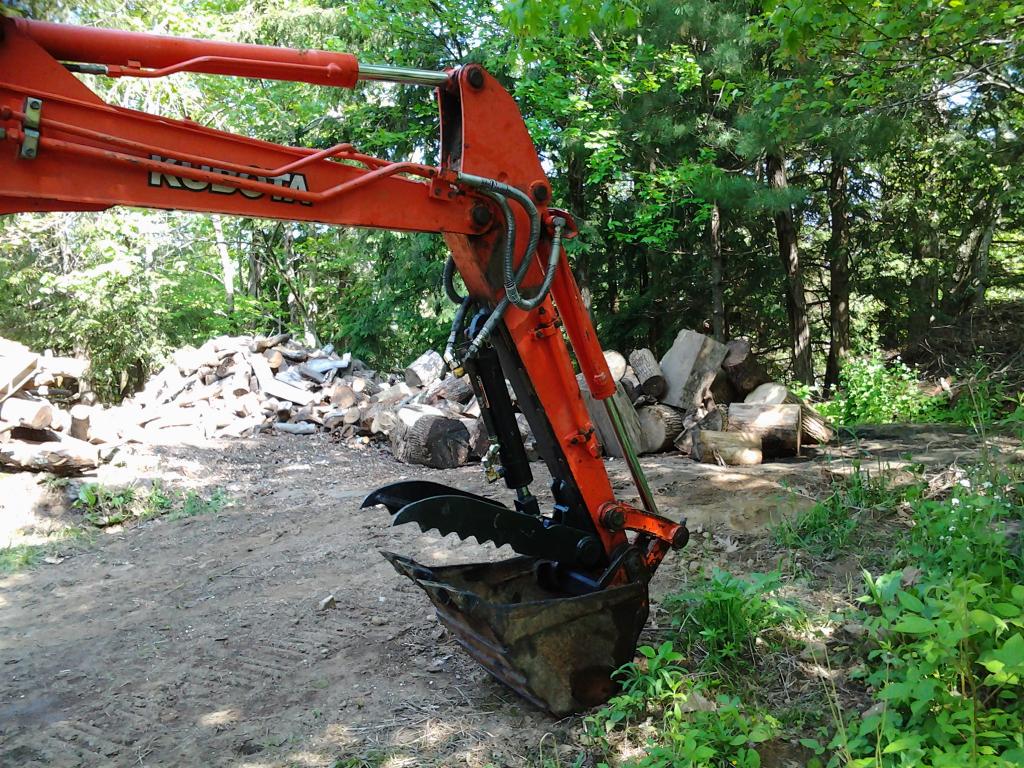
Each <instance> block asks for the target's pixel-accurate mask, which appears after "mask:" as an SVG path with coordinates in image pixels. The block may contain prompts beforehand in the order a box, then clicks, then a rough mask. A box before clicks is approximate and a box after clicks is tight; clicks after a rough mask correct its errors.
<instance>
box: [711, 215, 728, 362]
mask: <svg viewBox="0 0 1024 768" xmlns="http://www.w3.org/2000/svg"><path fill="white" fill-rule="evenodd" d="M708 260H709V261H710V262H711V335H712V336H713V337H714V339H715V341H721V342H724V341H725V290H724V287H723V277H724V275H725V263H724V262H723V260H722V211H721V209H720V208H719V207H718V201H717V200H716V201H714V202H713V203H712V204H711V219H710V220H709V221H708Z"/></svg>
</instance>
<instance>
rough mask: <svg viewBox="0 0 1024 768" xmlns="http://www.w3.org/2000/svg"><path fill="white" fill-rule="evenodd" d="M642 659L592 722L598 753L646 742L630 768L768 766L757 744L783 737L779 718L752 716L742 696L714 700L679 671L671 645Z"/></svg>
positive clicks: (649, 650) (644, 650)
mask: <svg viewBox="0 0 1024 768" xmlns="http://www.w3.org/2000/svg"><path fill="white" fill-rule="evenodd" d="M638 652H639V653H640V655H641V657H642V658H641V660H640V661H637V662H631V663H629V664H626V665H625V666H623V667H622V668H621V669H620V670H619V671H618V672H617V673H616V676H617V678H618V679H619V680H620V682H621V683H622V693H621V694H620V695H618V696H616V697H614V698H612V699H611V700H610V701H609V702H608V704H607V706H605V707H604V708H603V709H601V710H600V711H598V712H597V714H595V715H592V716H591V717H588V718H587V720H586V725H587V730H588V733H589V734H590V736H591V738H592V739H593V740H594V741H595V742H596V743H597V744H598V745H599V746H601V747H602V748H603V749H604V750H605V751H608V749H609V747H610V740H611V738H612V737H613V736H615V735H616V734H618V735H622V736H627V737H629V736H632V737H640V738H643V739H645V740H646V744H645V754H644V755H643V756H642V757H640V758H638V759H636V760H631V761H628V762H626V763H624V764H623V765H624V766H630V767H631V768H669V767H670V766H671V767H672V768H675V767H676V766H678V767H679V768H712V767H714V768H717V767H718V766H725V765H728V766H736V767H737V768H757V767H758V766H760V765H761V759H760V755H759V754H758V752H757V745H758V744H760V743H762V742H765V741H767V740H769V739H770V738H772V736H773V735H774V734H775V733H776V731H777V730H778V722H777V721H776V720H775V719H774V718H772V717H769V716H766V715H760V714H751V713H748V712H747V711H746V710H745V709H744V708H743V707H742V705H741V704H740V701H739V699H737V698H735V697H731V696H726V695H718V696H714V697H713V699H712V698H711V697H712V694H711V693H710V692H709V689H708V688H707V686H706V685H705V684H704V683H701V682H697V681H695V680H694V679H693V677H692V676H690V675H689V674H688V673H687V671H686V670H685V669H684V668H682V667H681V666H679V664H678V662H679V661H680V660H682V658H683V656H682V654H680V653H678V652H677V651H675V650H674V649H673V647H672V643H671V642H665V643H662V644H661V646H659V647H658V648H657V649H655V648H653V647H651V646H641V647H640V648H639V649H638ZM600 765H601V766H604V768H607V764H606V763H601V764H600Z"/></svg>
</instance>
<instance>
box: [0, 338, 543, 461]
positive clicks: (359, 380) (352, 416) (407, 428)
mask: <svg viewBox="0 0 1024 768" xmlns="http://www.w3.org/2000/svg"><path fill="white" fill-rule="evenodd" d="M87 367H88V362H87V361H78V360H74V359H72V358H53V357H49V358H44V357H43V356H40V355H36V354H34V353H32V352H30V351H29V350H27V349H26V348H25V347H23V346H22V345H18V344H14V343H13V342H10V343H6V342H0V393H3V394H0V463H3V464H8V465H11V466H15V467H18V468H21V469H31V470H41V471H49V472H58V473H59V472H77V471H82V470H88V469H93V468H95V467H96V466H97V465H98V464H99V463H100V461H101V458H103V457H105V455H106V454H107V453H109V452H111V449H113V448H116V447H117V446H119V445H121V444H123V443H127V442H141V443H145V442H164V441H167V440H176V439H186V440H187V439H197V438H199V439H202V438H235V437H248V436H252V435H255V434H258V433H260V432H265V431H266V432H279V433H284V434H290V435H312V434H316V433H326V434H329V435H330V436H331V437H332V438H334V439H337V440H353V441H360V442H363V443H369V442H370V441H371V440H372V439H377V440H382V441H384V440H386V441H389V442H390V443H391V448H392V451H393V452H394V454H395V455H396V456H397V457H398V458H399V459H400V460H402V461H406V462H410V463H417V464H425V465H427V466H432V467H454V466H459V465H461V464H465V463H467V462H469V461H471V460H473V459H479V458H480V457H482V455H483V453H484V452H486V450H487V447H488V438H487V435H486V430H485V429H484V426H483V422H482V419H481V414H480V406H479V404H478V403H477V402H476V397H475V395H474V393H473V388H472V386H471V385H470V383H469V379H468V378H467V377H461V378H456V377H453V376H451V375H450V374H448V375H447V376H446V375H445V372H444V364H443V362H442V361H441V356H440V355H439V354H438V353H437V352H435V351H433V350H429V351H428V352H426V353H424V354H423V355H421V356H420V357H419V358H417V359H416V360H415V361H413V362H412V363H411V364H410V365H409V367H408V369H407V370H406V372H405V376H403V375H402V374H400V373H384V374H380V373H378V372H376V371H374V370H371V369H369V368H368V367H367V366H366V365H365V364H364V363H362V362H361V361H360V360H358V359H356V358H354V357H352V356H351V355H350V354H348V353H345V354H342V355H339V354H337V353H336V352H335V351H334V349H333V347H331V346H330V345H328V346H326V347H323V348H320V349H310V348H308V347H305V346H303V345H301V344H298V343H297V342H295V341H293V340H292V339H291V337H290V335H289V334H286V333H285V334H278V335H275V336H269V337H264V336H257V337H255V338H253V337H250V336H237V337H232V336H220V337H217V338H215V339H211V340H209V341H207V342H206V343H205V344H203V345H202V346H200V347H198V348H196V347H185V348H182V349H179V350H177V351H176V352H174V354H173V355H171V359H170V362H169V363H168V364H167V365H166V366H165V367H164V368H163V369H162V370H160V371H158V372H157V373H156V374H154V375H153V376H152V377H151V378H150V379H149V381H148V382H147V383H146V385H145V387H144V388H143V389H142V391H140V392H138V393H137V394H136V395H134V396H132V397H130V398H128V399H127V400H125V401H124V402H123V403H122V404H121V405H120V406H116V407H113V408H103V407H101V406H98V405H95V404H94V403H95V398H92V397H87V398H77V401H75V402H69V403H68V405H69V407H68V409H67V410H64V409H63V408H59V407H58V406H57V405H56V404H55V403H54V402H52V401H51V400H49V399H47V398H46V397H45V396H44V395H45V394H46V389H45V387H47V386H49V387H50V388H51V391H52V390H53V387H55V386H56V387H67V386H70V383H71V379H73V378H75V377H80V376H82V375H83V374H84V373H85V371H86V369H87ZM38 382H46V383H45V384H38ZM62 391H69V390H62ZM524 424H525V420H524ZM523 432H524V437H525V438H526V440H527V441H530V440H532V436H531V435H530V434H529V429H528V428H524V430H523Z"/></svg>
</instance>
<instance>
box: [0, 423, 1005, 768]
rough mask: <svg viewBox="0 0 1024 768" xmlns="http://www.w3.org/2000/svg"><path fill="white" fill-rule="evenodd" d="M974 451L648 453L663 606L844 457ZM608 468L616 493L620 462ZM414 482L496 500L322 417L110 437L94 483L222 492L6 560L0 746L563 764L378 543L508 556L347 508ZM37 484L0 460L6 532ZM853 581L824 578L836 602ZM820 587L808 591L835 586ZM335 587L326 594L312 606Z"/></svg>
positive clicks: (914, 444) (888, 436)
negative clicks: (211, 503)
mask: <svg viewBox="0 0 1024 768" xmlns="http://www.w3.org/2000/svg"><path fill="white" fill-rule="evenodd" d="M978 450H979V445H978V442H977V441H976V440H974V439H973V438H971V437H969V436H968V435H966V434H962V433H952V434H951V433H950V432H949V431H947V430H941V429H929V428H916V429H914V428H899V429H890V430H889V431H888V432H886V431H885V430H881V431H876V432H875V433H870V432H869V433H867V434H862V435H861V437H860V438H859V439H858V440H850V439H848V440H847V441H846V442H845V443H844V445H843V446H842V447H840V448H838V449H833V450H831V451H830V452H828V453H827V454H825V453H819V454H818V455H817V456H816V457H814V458H806V459H800V460H793V461H789V462H783V463H775V464H767V465H764V466H762V467H755V468H742V469H740V468H725V467H713V466H707V465H698V464H693V463H692V462H689V461H687V460H685V459H682V458H679V457H673V456H667V455H666V456H656V457H646V458H645V459H644V464H645V467H646V469H647V471H648V473H649V476H650V480H651V484H652V486H653V487H654V488H655V490H656V492H657V494H658V496H659V502H660V504H661V506H662V511H663V512H664V513H666V514H668V515H670V516H679V515H681V514H685V515H686V516H687V517H688V518H689V520H690V524H691V528H693V529H695V530H696V531H697V533H696V535H695V537H694V541H693V543H692V544H691V546H689V547H688V548H687V549H686V550H684V551H682V552H679V553H676V554H673V555H670V556H669V558H668V559H667V560H666V562H665V564H664V565H663V566H662V568H661V570H660V571H659V572H658V574H657V576H656V578H655V581H654V583H653V584H652V593H653V596H654V600H655V603H656V602H657V599H658V597H659V596H660V595H663V594H665V593H666V592H667V591H671V590H674V589H677V588H679V587H680V586H681V585H685V584H686V582H687V581H688V580H690V579H692V578H695V576H696V575H699V574H702V573H704V572H706V571H707V570H708V569H709V568H710V567H711V566H712V565H721V566H723V567H728V568H729V569H730V570H733V571H735V572H738V573H741V572H744V571H753V570H764V569H766V568H771V567H773V566H774V565H775V560H776V559H777V558H778V557H779V553H778V552H777V551H775V550H774V549H773V548H772V545H771V540H770V537H769V536H768V535H767V534H766V533H765V531H766V527H767V526H768V525H769V524H770V523H771V522H772V521H776V520H778V519H780V518H781V516H784V515H787V514H792V513H793V512H794V511H797V510H799V509H802V508H806V507H807V506H809V505H810V504H812V503H813V499H814V498H815V497H817V496H819V495H820V494H821V493H822V492H823V491H824V489H825V488H826V487H827V485H828V483H829V481H830V478H831V476H832V475H833V474H834V473H842V472H846V471H849V467H850V466H851V462H852V461H853V460H855V459H857V460H860V461H862V462H863V463H864V465H865V466H868V465H875V466H878V467H879V468H882V467H883V466H884V467H887V468H889V469H897V470H898V468H899V467H900V466H903V465H905V464H906V462H908V461H912V462H921V463H929V464H950V463H953V462H956V461H961V462H966V461H970V460H971V459H972V458H973V457H974V456H976V455H977V452H978ZM1007 450H1008V451H1009V452H1010V453H1011V454H1012V452H1013V451H1014V450H1017V449H1016V448H1015V447H1014V446H1009V447H1007ZM608 467H609V471H610V472H611V474H612V476H613V480H614V481H615V483H616V485H617V486H618V487H620V488H622V489H623V495H624V497H625V498H629V495H630V494H629V484H628V479H627V478H628V475H627V473H626V471H625V467H624V465H623V463H622V462H620V461H609V463H608ZM534 468H535V473H536V475H537V479H536V484H535V487H536V488H537V489H540V488H543V487H545V486H546V485H547V482H548V477H547V475H546V473H545V472H544V470H543V469H542V468H541V465H539V464H535V465H534ZM415 477H422V478H429V479H432V480H435V481H438V482H443V483H448V484H451V485H454V486H458V487H462V488H466V489H467V490H471V491H475V492H478V493H481V492H483V493H487V494H489V495H492V496H496V497H503V496H504V495H505V491H504V489H503V488H498V487H496V486H487V485H486V483H485V482H484V479H483V475H482V473H481V472H480V471H479V469H477V468H475V467H466V468H462V469H458V470H451V471H443V472H439V471H433V470H426V469H423V468H420V467H411V466H406V465H402V464H399V463H397V462H396V461H394V460H393V459H392V458H391V457H390V455H389V454H388V453H387V451H386V450H384V449H383V448H379V447H376V446H372V445H370V446H352V445H345V444H334V443H332V442H330V441H329V440H328V439H327V438H325V437H322V436H310V437H305V436H303V437H288V436H277V437H275V436H261V437H259V438H256V439H252V440H244V441H218V442H203V443H195V444H177V445H163V446H150V447H146V448H143V447H134V448H132V449H131V450H128V451H124V452H122V454H121V455H120V456H119V457H118V458H117V459H116V460H115V463H114V464H113V465H111V466H108V467H105V468H102V469H101V470H100V471H99V475H98V477H97V478H93V479H97V480H99V481H100V482H102V483H104V484H105V485H115V486H116V485H118V484H122V485H123V484H131V483H146V482H151V481H152V480H154V479H160V480H161V481H162V482H163V483H164V484H165V485H166V486H168V487H170V488H173V489H179V490H181V489H196V490H198V491H200V492H203V493H207V494H208V493H210V492H212V491H213V490H214V489H218V488H219V489H224V490H225V491H226V492H227V494H228V495H229V497H230V498H231V500H232V501H231V503H230V504H229V505H228V506H227V507H225V508H224V509H222V510H221V511H220V512H218V513H216V514H207V515H200V516H197V517H192V518H187V519H181V520H173V521H172V520H166V519H156V520H151V521H148V522H146V523H143V524H140V525H136V526H133V527H128V528H126V529H120V530H114V531H109V532H106V533H101V534H98V535H97V536H96V537H95V538H94V539H93V540H91V541H87V542H85V543H81V542H78V543H73V544H69V545H67V547H66V548H65V551H62V552H60V555H61V556H62V557H56V558H51V562H50V563H44V564H40V565H38V566H35V567H32V568H27V569H24V570H21V571H18V572H16V573H14V574H12V575H9V576H6V577H0V662H2V663H0V670H2V678H0V765H2V766H8V765H9V766H25V767H26V768H28V767H29V766H47V767H48V768H57V767H59V766H186V765H188V766H191V765H196V766H198V765H202V766H251V767H252V768H257V767H259V768H271V767H272V766H273V767H276V766H302V767H303V768H306V767H310V768H312V767H314V766H334V765H338V766H345V768H349V766H360V765H371V766H374V765H387V766H402V765H408V766H413V765H415V766H431V765H437V766H463V765H465V766H488V765H493V766H529V765H540V764H541V757H542V752H543V754H545V755H547V756H548V757H551V758H553V757H554V756H555V754H556V751H555V750H556V749H559V750H561V751H560V752H558V754H559V755H560V756H561V757H560V759H561V764H562V765H571V764H572V761H573V759H575V758H574V756H575V755H578V754H580V752H581V750H582V748H581V747H579V745H578V742H577V736H578V733H579V726H580V719H579V718H571V719H568V720H564V721H561V722H555V721H553V720H552V718H551V717H550V716H548V715H546V714H544V713H542V712H539V711H537V710H536V709H534V708H532V707H531V706H530V705H528V704H526V703H524V702H522V701H521V700H519V699H518V698H517V697H516V696H515V695H514V694H512V693H511V692H510V691H508V690H507V689H505V688H504V687H503V686H502V685H501V684H499V683H497V682H495V681H493V680H492V679H490V678H489V676H488V675H487V674H486V673H485V672H483V671H482V670H481V669H480V668H478V667H477V666H476V665H475V664H474V663H473V662H472V661H471V660H470V659H469V658H468V657H467V656H466V655H465V654H464V653H462V652H461V651H460V650H459V649H458V647H457V646H456V645H455V643H454V642H453V641H452V640H451V638H450V637H448V636H447V635H446V634H445V633H444V631H443V630H442V629H441V628H440V627H439V625H438V624H437V623H436V621H435V619H434V617H433V611H432V609H431V608H430V606H429V603H428V602H427V600H426V598H425V596H424V595H423V594H422V593H420V592H419V590H418V589H417V588H416V587H414V586H413V585H412V584H411V583H410V582H408V581H407V580H405V579H404V578H402V577H400V576H399V575H398V574H396V573H395V572H394V570H393V569H392V568H391V566H390V565H388V563H387V562H385V561H384V559H383V558H382V557H381V556H380V555H379V554H378V549H387V550H393V551H396V552H401V553H403V554H407V555H410V556H412V557H415V558H417V559H420V560H423V561H425V562H429V563H450V562H471V561H474V560H493V559H501V558H503V557H505V556H508V555H509V554H511V553H510V552H508V551H505V550H495V549H494V548H493V547H490V546H479V545H476V544H474V543H470V542H460V541H459V540H458V539H457V538H456V537H454V536H449V537H447V538H446V539H439V538H438V537H437V536H436V535H431V534H423V533H421V532H420V531H419V530H418V529H417V528H415V527H414V526H404V527H400V528H392V527H390V518H389V517H388V515H387V514H386V512H384V511H383V510H378V509H373V510H360V509H359V504H360V501H361V500H362V498H363V496H364V495H365V494H366V493H368V492H369V491H371V490H372V489H374V488H376V487H377V486H379V485H382V484H385V483H388V482H394V481H397V480H400V479H407V478H415ZM87 479H89V478H87ZM38 480H39V478H38V477H36V476H32V475H28V474H8V475H2V474H0V545H6V544H7V543H17V542H32V541H39V540H40V539H41V537H43V536H44V535H45V534H46V532H47V531H49V530H53V529H57V528H60V527H62V526H66V525H68V524H69V523H74V522H75V521H76V518H77V516H78V513H77V512H76V511H75V510H72V509H71V508H70V504H69V497H72V496H73V495H74V493H75V492H76V491H75V486H74V485H72V486H70V487H69V488H65V489H59V488H57V489H54V488H52V487H48V486H47V485H45V484H42V483H40V482H38ZM832 567H835V568H837V569H839V570H840V571H841V570H843V569H846V568H849V569H851V570H852V569H854V568H856V567H857V564H856V563H846V564H842V563H841V564H838V565H836V564H833V566H832ZM844 578H845V573H837V574H836V579H835V584H836V585H837V586H836V592H835V595H834V598H835V599H836V600H842V599H844V598H843V594H842V588H841V584H842V583H843V579H844ZM823 590H824V591H823V593H822V594H820V595H817V596H816V598H815V599H820V600H822V601H824V602H827V601H828V600H829V599H831V598H830V597H829V594H827V591H828V587H827V586H826V587H824V588H823ZM329 595H333V596H334V599H335V603H336V606H335V607H334V608H330V609H327V610H320V609H319V604H320V602H321V601H322V600H323V599H324V598H325V597H327V596H329ZM658 622H659V613H658V611H657V610H654V611H653V612H652V619H651V626H650V627H649V628H648V629H647V630H645V632H646V633H647V636H648V637H649V638H650V639H651V640H653V639H656V638H657V637H658V635H659V633H661V632H663V631H664V627H660V628H659V625H658ZM585 764H591V763H590V762H589V758H588V761H587V762H586V763H585ZM767 764H769V763H766V765H767ZM778 764H780V765H781V764H783V763H781V762H780V763H778Z"/></svg>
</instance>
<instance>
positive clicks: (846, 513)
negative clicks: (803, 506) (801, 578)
mask: <svg viewBox="0 0 1024 768" xmlns="http://www.w3.org/2000/svg"><path fill="white" fill-rule="evenodd" d="M903 493H906V491H904V492H903ZM902 495H903V494H902V493H900V492H897V491H894V490H892V489H890V488H889V486H888V484H887V483H886V482H885V479H884V477H876V478H873V477H872V476H871V474H870V473H869V472H868V471H867V470H863V469H861V465H860V462H854V464H853V471H852V472H851V473H850V476H849V477H847V478H845V479H844V480H843V481H841V482H839V483H837V484H836V485H835V486H834V488H833V490H832V492H831V493H830V494H829V495H828V496H827V497H826V498H824V499H822V500H821V501H818V502H816V503H815V505H814V506H813V507H811V508H810V509H809V510H807V511H806V512H801V513H800V514H798V515H797V516H796V517H795V518H794V519H792V520H784V521H782V522H781V523H779V524H778V525H777V526H775V528H774V529H773V531H772V533H773V535H774V536H775V540H776V541H777V542H778V543H779V544H781V545H782V546H784V547H789V548H791V549H802V550H804V551H805V552H808V553H810V554H811V555H814V556H815V557H818V558H825V559H832V558H834V557H837V556H838V555H839V554H841V553H842V552H843V551H844V550H846V548H847V547H848V546H849V545H850V544H851V540H852V539H853V537H854V534H855V532H856V531H857V528H858V526H859V525H861V524H862V523H864V522H868V521H869V520H870V517H871V516H872V514H874V513H876V512H885V511H887V510H891V509H892V508H893V507H894V506H895V503H896V502H897V501H899V499H900V498H901V497H902Z"/></svg>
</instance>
